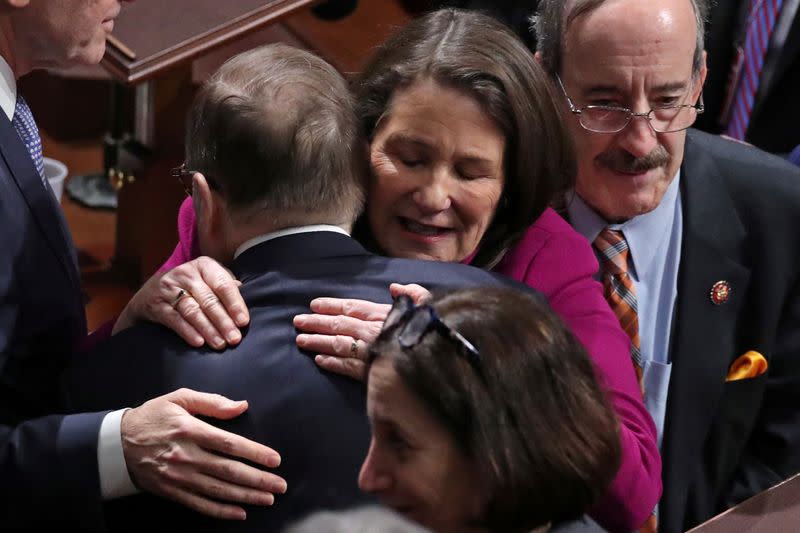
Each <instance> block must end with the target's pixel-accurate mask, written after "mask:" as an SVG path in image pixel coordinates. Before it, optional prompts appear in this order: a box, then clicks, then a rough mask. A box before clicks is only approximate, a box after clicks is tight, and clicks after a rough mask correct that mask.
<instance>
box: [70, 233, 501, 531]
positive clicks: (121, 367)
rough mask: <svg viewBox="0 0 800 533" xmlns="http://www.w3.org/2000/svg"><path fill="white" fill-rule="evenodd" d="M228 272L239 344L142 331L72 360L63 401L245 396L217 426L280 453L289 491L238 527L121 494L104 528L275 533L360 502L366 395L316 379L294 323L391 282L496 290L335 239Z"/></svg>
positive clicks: (250, 258) (282, 250)
mask: <svg viewBox="0 0 800 533" xmlns="http://www.w3.org/2000/svg"><path fill="white" fill-rule="evenodd" d="M233 271H234V273H235V274H236V276H237V277H238V279H240V280H241V281H242V282H243V285H242V287H241V291H242V296H243V297H244V299H245V301H246V302H247V305H248V308H249V309H250V316H251V323H250V326H249V329H248V331H247V332H246V334H245V335H244V339H243V340H242V342H241V344H240V345H239V346H238V347H236V348H234V349H230V350H227V351H225V352H223V353H215V352H212V351H209V350H207V349H199V350H198V349H193V348H191V347H189V346H187V345H185V344H184V343H183V341H181V340H180V339H179V338H178V337H177V336H176V335H175V334H174V333H172V332H170V331H167V330H166V329H164V328H161V327H160V326H156V325H152V324H145V325H140V326H137V327H135V328H132V329H130V330H128V331H125V332H123V333H122V334H120V335H117V336H115V337H113V338H112V339H111V340H110V342H108V343H107V344H105V345H103V346H101V347H99V348H98V349H97V350H95V351H94V352H93V353H90V354H88V355H86V356H85V357H83V358H82V359H81V360H80V361H78V362H77V363H76V367H75V368H74V369H73V370H72V371H71V372H70V374H69V379H68V380H67V396H68V399H69V403H70V404H71V406H72V408H73V409H76V410H86V409H96V408H103V409H106V408H117V407H122V406H136V405H138V404H140V403H141V402H142V401H144V400H147V399H148V398H151V397H154V396H157V395H160V394H162V393H167V392H170V391H172V390H175V389H176V388H179V387H190V388H193V389H197V390H201V391H208V392H216V393H220V394H223V395H225V396H228V397H230V398H235V399H246V400H248V402H249V404H250V407H249V409H248V411H247V412H246V413H245V414H244V415H243V416H241V417H239V418H237V419H236V420H234V421H231V422H229V423H223V424H220V425H221V426H222V427H224V428H225V429H228V430H231V431H234V432H236V433H239V434H242V435H244V436H246V437H248V438H251V439H254V440H257V441H259V442H263V443H265V444H267V445H268V446H271V447H273V448H274V449H276V450H277V451H278V452H279V453H280V454H281V456H282V464H281V466H280V468H278V469H277V472H278V473H279V474H280V475H282V476H283V477H284V478H285V479H286V480H287V483H288V486H289V491H288V492H287V494H285V495H283V496H278V498H277V500H276V503H275V505H274V507H272V508H260V509H248V520H247V521H246V522H244V523H231V522H225V523H222V522H218V521H214V520H210V519H207V518H205V517H201V516H200V515H194V514H193V513H191V512H188V511H186V510H184V509H183V508H181V507H179V506H177V505H173V504H172V503H170V502H166V501H162V500H159V499H158V498H154V497H150V496H147V495H143V496H136V497H132V498H127V499H125V500H123V501H120V502H118V503H117V504H115V505H111V506H109V508H108V513H107V518H108V524H109V529H110V530H112V531H119V530H130V531H145V530H146V528H147V526H148V525H152V524H153V523H158V524H163V523H165V522H164V521H165V520H167V521H174V522H175V523H179V524H180V525H181V529H184V530H186V531H206V530H213V531H229V530H230V531H280V528H281V527H282V526H283V525H285V524H287V523H289V522H290V521H292V520H295V519H297V518H299V517H301V516H303V515H304V514H305V513H307V512H309V511H313V510H315V509H322V508H338V507H345V506H349V505H353V504H355V503H358V502H362V501H364V500H365V498H366V496H364V495H362V494H361V493H360V492H359V490H358V487H357V475H358V470H359V468H360V465H361V462H362V461H363V459H364V457H365V456H366V452H367V447H368V444H369V427H368V421H367V419H366V414H365V403H364V400H365V396H364V391H363V387H362V385H361V384H360V383H357V382H355V381H353V380H350V379H348V378H343V377H340V376H335V375H332V374H329V373H327V372H323V371H321V370H320V369H319V368H318V367H317V366H316V365H315V363H314V361H313V358H312V354H308V353H302V352H301V351H299V350H298V348H297V347H296V345H295V336H296V334H297V332H296V330H295V328H294V327H293V325H292V317H293V316H295V315H297V314H299V313H304V312H308V311H309V307H308V305H309V302H310V301H311V300H312V299H313V298H314V297H317V296H339V297H355V298H364V299H368V300H372V301H378V302H387V303H388V302H390V301H391V299H390V297H389V291H388V287H389V283H390V282H393V281H399V282H402V283H409V282H417V283H421V284H422V285H423V286H426V287H434V288H435V287H443V286H449V287H458V286H463V285H477V284H498V283H501V282H500V281H498V279H499V278H496V277H495V276H494V275H493V274H490V273H487V272H484V271H481V270H477V269H473V268H470V267H466V266H464V265H458V264H450V263H438V262H422V261H409V260H403V259H389V258H384V257H379V256H375V255H371V254H369V253H368V252H366V251H365V250H364V248H362V247H361V245H359V244H358V243H357V242H356V241H355V240H353V239H351V238H349V237H347V236H345V235H341V234H337V233H332V232H318V233H305V234H297V235H291V236H285V237H280V238H278V239H274V240H271V241H267V242H265V243H263V244H260V245H258V246H257V247H255V248H252V249H250V250H248V251H246V252H245V253H243V254H242V255H241V256H240V257H239V258H238V259H236V261H234V264H233ZM503 283H511V282H505V281H504V282H503ZM156 518H157V520H158V521H157V522H154V520H155V519H156Z"/></svg>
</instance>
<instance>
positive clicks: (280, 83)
mask: <svg viewBox="0 0 800 533" xmlns="http://www.w3.org/2000/svg"><path fill="white" fill-rule="evenodd" d="M362 143H363V138H362V136H361V134H360V127H359V125H358V120H357V118H356V114H355V106H354V102H353V98H352V96H351V94H350V91H349V89H348V87H347V83H346V82H345V81H344V79H343V78H342V77H341V75H340V74H339V73H338V72H336V70H335V69H334V68H333V67H332V66H330V65H329V64H328V63H326V62H325V61H323V60H322V59H320V58H319V57H317V56H315V55H313V54H311V53H309V52H306V51H303V50H299V49H296V48H292V47H290V46H287V45H283V44H272V45H267V46H262V47H259V48H255V49H253V50H249V51H247V52H244V53H242V54H239V55H237V56H235V57H233V58H231V59H230V60H228V61H227V62H226V63H225V64H224V65H222V67H220V69H219V70H218V71H217V72H216V73H215V74H214V75H213V76H212V77H211V79H209V80H208V81H207V82H206V83H205V84H204V86H203V87H202V89H201V90H200V91H199V93H198V95H197V97H196V98H195V101H194V103H193V105H192V108H191V110H190V112H189V118H188V123H187V128H186V164H187V167H188V168H190V169H192V170H196V171H199V172H202V173H203V174H205V175H206V176H207V178H208V180H209V185H210V186H211V187H212V188H215V189H216V190H217V192H218V193H219V194H220V195H221V196H222V197H223V199H224V200H225V202H226V204H227V206H228V208H229V210H230V211H231V212H232V213H233V214H236V215H243V216H245V217H247V218H248V219H250V218H254V217H257V216H259V215H262V214H264V212H268V214H269V216H270V217H271V218H272V220H273V221H274V223H275V224H279V225H281V224H283V225H286V224H296V223H298V222H302V223H304V224H309V223H331V224H339V225H342V224H351V223H352V222H353V221H354V220H355V218H356V216H358V213H359V212H360V211H361V208H362V205H363V197H364V193H363V184H364V176H365V172H364V170H365V169H364V163H363V157H362V154H361V145H362ZM292 217H294V220H288V219H290V218H292ZM298 218H299V220H297V219H298Z"/></svg>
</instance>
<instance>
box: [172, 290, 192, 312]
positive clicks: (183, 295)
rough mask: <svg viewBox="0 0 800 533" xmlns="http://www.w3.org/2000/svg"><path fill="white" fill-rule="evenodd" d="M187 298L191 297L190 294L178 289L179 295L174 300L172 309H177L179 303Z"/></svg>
mask: <svg viewBox="0 0 800 533" xmlns="http://www.w3.org/2000/svg"><path fill="white" fill-rule="evenodd" d="M185 296H189V293H188V292H186V291H185V290H183V289H178V294H177V295H176V296H175V298H173V300H172V308H173V309H175V307H176V306H177V305H178V302H180V301H181V300H182V299H183V298H184V297H185Z"/></svg>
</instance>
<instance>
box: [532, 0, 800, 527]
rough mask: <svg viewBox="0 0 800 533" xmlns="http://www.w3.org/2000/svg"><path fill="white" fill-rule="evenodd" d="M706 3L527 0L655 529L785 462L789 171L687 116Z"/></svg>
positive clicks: (758, 487) (796, 465)
mask: <svg viewBox="0 0 800 533" xmlns="http://www.w3.org/2000/svg"><path fill="white" fill-rule="evenodd" d="M706 13H707V6H706V5H705V1H704V0H648V1H647V2H642V1H640V0H568V1H566V2H565V1H563V0H542V1H541V2H540V6H539V13H538V17H537V19H536V22H535V27H536V30H537V37H538V52H537V56H538V57H539V59H540V60H541V61H542V63H543V65H544V66H545V67H546V69H547V70H548V71H549V72H550V74H551V75H552V78H553V82H554V83H555V84H556V85H557V87H558V89H559V90H560V91H561V93H562V97H563V102H564V108H565V111H566V112H567V118H566V120H567V121H568V122H569V127H570V128H571V131H572V134H573V138H574V140H575V145H576V148H577V157H578V180H577V186H576V189H575V192H576V194H575V196H574V198H572V199H571V201H569V202H568V205H567V212H568V215H569V218H570V221H571V223H572V224H573V225H574V226H575V227H576V228H577V229H578V231H580V232H581V233H582V234H583V235H584V236H586V238H587V239H588V240H589V241H590V242H592V243H594V245H595V249H596V254H597V256H598V259H599V261H600V264H601V276H602V280H603V283H604V286H605V291H606V298H607V299H608V301H609V303H610V304H611V306H612V308H614V310H615V312H616V314H617V316H618V318H619V319H620V322H621V323H622V326H623V328H624V329H625V330H626V332H627V333H628V334H629V336H630V337H631V344H632V352H633V353H632V355H633V364H634V365H635V367H636V370H637V372H638V373H639V376H640V379H641V385H642V389H643V393H644V397H645V403H646V405H647V407H648V409H649V411H650V413H651V414H652V416H653V418H654V419H655V422H656V425H657V427H658V430H659V444H660V447H661V451H662V456H663V460H664V469H663V481H664V494H663V497H662V500H661V503H660V505H659V508H658V509H657V510H656V514H657V516H658V522H659V530H660V531H662V532H666V533H671V532H677V531H684V530H685V529H687V528H690V527H691V526H693V525H695V524H697V523H698V522H701V521H703V520H705V519H707V518H709V517H711V516H713V515H714V514H716V513H718V512H721V511H723V510H724V509H726V508H728V507H730V506H731V505H733V504H735V503H737V502H739V501H742V500H743V499H745V498H747V497H749V496H752V495H753V494H755V493H757V492H760V491H762V490H764V489H766V488H768V487H770V486H772V485H774V484H776V483H778V482H779V481H781V480H783V479H785V478H787V477H788V476H790V475H791V474H793V473H795V472H797V471H798V470H800V247H798V246H797V244H798V230H797V227H798V224H800V172H798V170H797V169H796V168H793V167H792V166H791V165H789V164H787V163H786V162H785V161H783V160H781V159H778V158H775V157H772V156H770V155H768V154H766V153H763V152H761V151H759V150H756V149H753V148H751V147H747V146H744V145H741V144H738V143H734V142H730V141H726V140H723V139H720V138H717V137H713V136H710V135H706V134H703V133H700V132H698V131H693V130H688V131H687V129H688V128H689V127H690V126H691V125H692V124H693V123H694V121H695V119H696V117H697V115H698V114H699V113H702V111H703V104H702V96H701V93H702V87H703V82H704V80H705V77H706V63H705V59H706V58H705V52H704V46H703V22H704V19H705V16H706Z"/></svg>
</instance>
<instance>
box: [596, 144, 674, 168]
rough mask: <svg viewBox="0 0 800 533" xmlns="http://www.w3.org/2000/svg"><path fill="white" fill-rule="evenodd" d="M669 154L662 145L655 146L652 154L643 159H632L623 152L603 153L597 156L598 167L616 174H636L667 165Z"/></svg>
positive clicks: (632, 157)
mask: <svg viewBox="0 0 800 533" xmlns="http://www.w3.org/2000/svg"><path fill="white" fill-rule="evenodd" d="M669 159H670V157H669V153H668V152H667V149H666V148H664V147H663V146H662V145H660V144H659V145H658V146H656V147H655V148H654V149H653V151H652V152H650V153H649V154H647V155H646V156H644V157H634V156H632V155H631V154H629V153H628V152H626V151H624V150H615V151H613V152H603V153H602V154H600V155H599V156H597V162H598V163H600V165H602V166H604V167H606V168H608V169H610V170H614V171H617V172H625V173H629V174H636V173H640V172H647V171H648V170H652V169H654V168H660V167H663V166H665V165H666V164H667V163H669Z"/></svg>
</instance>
